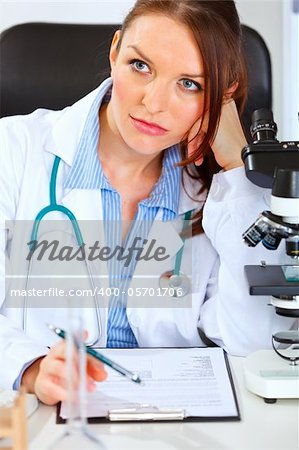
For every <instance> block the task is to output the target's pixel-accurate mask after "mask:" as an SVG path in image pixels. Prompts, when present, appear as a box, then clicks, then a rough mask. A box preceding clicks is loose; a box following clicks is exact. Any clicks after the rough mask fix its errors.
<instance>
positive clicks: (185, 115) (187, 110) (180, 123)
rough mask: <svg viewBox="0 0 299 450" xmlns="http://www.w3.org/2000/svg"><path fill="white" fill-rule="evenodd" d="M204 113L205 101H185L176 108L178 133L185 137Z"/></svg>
mask: <svg viewBox="0 0 299 450" xmlns="http://www.w3.org/2000/svg"><path fill="white" fill-rule="evenodd" d="M202 114H203V101H201V100H197V101H194V102H190V103H189V102H185V103H184V104H183V105H180V106H179V107H177V108H176V111H175V115H174V116H175V123H176V127H177V132H178V134H180V135H181V137H183V136H184V135H185V134H186V133H187V132H188V131H189V130H190V129H191V128H192V126H193V125H194V123H195V122H196V121H197V120H198V119H200V117H201V116H202Z"/></svg>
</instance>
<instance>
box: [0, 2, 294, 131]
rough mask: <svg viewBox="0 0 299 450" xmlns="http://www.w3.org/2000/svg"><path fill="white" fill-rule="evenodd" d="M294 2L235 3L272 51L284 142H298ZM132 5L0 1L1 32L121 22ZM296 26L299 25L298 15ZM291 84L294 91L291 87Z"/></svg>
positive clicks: (275, 106)
mask: <svg viewBox="0 0 299 450" xmlns="http://www.w3.org/2000/svg"><path fill="white" fill-rule="evenodd" d="M173 1H175V0H173ZM291 2H292V0H236V3H237V7H238V10H239V13H240V16H241V21H242V22H243V23H244V24H247V25H249V26H251V27H253V28H255V29H256V30H257V31H258V32H259V33H260V34H261V35H262V36H263V38H264V40H265V42H266V44H267V46H268V48H269V49H270V53H271V59H272V66H273V110H274V118H275V120H276V122H277V123H278V126H279V130H280V133H279V137H280V138H281V139H288V138H289V139H290V138H292V139H295V138H296V139H297V138H298V139H299V136H298V135H297V133H298V131H297V130H298V125H297V111H298V98H299V93H298V91H299V88H298V86H297V93H296V95H295V96H294V90H293V89H295V86H294V84H297V85H298V82H297V83H296V80H298V77H297V78H296V74H298V64H299V61H298V55H297V52H298V50H299V44H297V46H295V47H294V49H293V50H291V49H290V42H289V40H290V35H289V28H288V27H289V23H290V21H289V16H288V11H289V10H290V5H291ZM133 4H134V0H110V1H108V0H98V1H94V2H88V1H87V2H86V1H83V0H81V1H77V2H74V1H70V0H65V1H64V2H60V1H52V2H48V1H43V0H41V1H33V2H28V1H24V0H22V1H17V2H15V1H11V0H0V7H1V9H0V15H1V19H0V31H2V30H4V29H6V28H8V27H10V26H12V25H15V24H17V23H24V22H33V21H48V22H73V23H119V22H121V21H122V19H123V17H124V16H125V14H126V12H127V11H128V9H129V8H130V7H131V6H132V5H133ZM296 23H297V24H298V16H297V22H296ZM292 24H293V29H294V27H296V26H297V25H296V24H295V25H294V21H292ZM284 29H285V32H284ZM284 33H285V35H286V36H287V38H286V41H284V39H283V36H284ZM293 33H295V31H293ZM297 36H298V35H297ZM293 39H295V38H293ZM296 58H297V60H296ZM284 63H287V69H286V68H285V69H283V67H286V66H284ZM290 65H291V66H290ZM292 65H293V67H292ZM294 74H295V76H294ZM292 84H293V85H292ZM290 85H291V86H292V89H289V88H288V87H289V86H290ZM290 133H292V135H290ZM294 133H296V136H295V134H294Z"/></svg>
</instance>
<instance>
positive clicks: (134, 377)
mask: <svg viewBox="0 0 299 450" xmlns="http://www.w3.org/2000/svg"><path fill="white" fill-rule="evenodd" d="M48 328H49V329H50V330H52V331H54V333H55V334H57V335H58V336H60V337H61V338H62V339H65V338H66V332H65V331H64V330H62V329H61V328H59V327H55V326H54V325H48ZM85 349H86V353H88V354H89V355H91V356H93V357H94V358H96V359H98V360H99V361H101V362H102V363H104V364H106V365H107V366H109V367H111V369H114V370H115V371H116V372H118V373H120V374H121V375H123V376H124V377H127V378H129V379H130V380H132V381H134V383H138V384H141V383H142V380H141V378H140V377H139V375H137V374H136V373H133V372H131V371H130V370H127V369H125V368H124V367H122V366H121V365H119V364H117V363H116V362H114V361H112V360H111V359H109V358H107V357H106V356H104V355H103V354H101V353H99V352H97V351H96V350H94V349H93V348H91V347H87V346H85Z"/></svg>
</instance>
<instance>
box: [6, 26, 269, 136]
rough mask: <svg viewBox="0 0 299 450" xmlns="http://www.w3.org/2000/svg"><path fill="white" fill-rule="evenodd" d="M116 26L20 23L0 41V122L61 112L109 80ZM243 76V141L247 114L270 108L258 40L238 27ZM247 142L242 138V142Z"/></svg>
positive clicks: (262, 50)
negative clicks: (39, 110)
mask: <svg viewBox="0 0 299 450" xmlns="http://www.w3.org/2000/svg"><path fill="white" fill-rule="evenodd" d="M118 28H119V26H118V25H73V24H56V23H26V24H22V25H16V26H14V27H12V28H9V29H7V30H6V31H4V32H3V33H2V34H1V37H0V116H9V115H13V114H26V113H30V112H32V111H34V110H35V109H36V108H40V107H42V108H49V109H55V110H58V109H61V108H63V107H65V106H67V105H71V104H73V103H74V102H76V101H77V100H78V99H79V98H81V97H83V96H84V95H85V94H87V93H88V92H90V91H91V90H92V89H94V88H95V87H96V86H98V85H99V84H100V82H101V81H102V80H103V79H104V78H106V77H107V76H108V75H109V63H108V51H109V45H110V42H111V39H112V37H113V34H114V31H115V30H117V29H118ZM242 28H243V34H244V42H243V45H244V49H245V57H246V63H247V68H248V75H249V83H248V86H249V89H248V93H249V95H248V101H247V104H246V107H245V111H244V114H243V117H242V120H243V125H244V129H245V132H246V133H247V134H248V135H249V126H250V122H251V114H252V112H253V111H254V110H255V109H257V108H262V107H265V108H269V109H271V106H272V82H271V62H270V55H269V51H268V49H267V47H266V45H265V42H264V41H263V39H262V38H261V36H260V35H259V34H258V33H257V32H256V31H254V30H253V29H252V28H249V27H248V26H245V25H243V26H242ZM247 137H248V136H247Z"/></svg>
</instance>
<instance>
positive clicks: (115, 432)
mask: <svg viewBox="0 0 299 450" xmlns="http://www.w3.org/2000/svg"><path fill="white" fill-rule="evenodd" d="M230 363H231V368H232V373H233V377H234V382H235V387H236V392H237V396H238V402H239V406H240V411H241V417H242V420H241V421H240V422H188V423H134V424H132V423H130V424H119V423H114V424H93V425H90V427H91V429H92V431H94V432H95V433H96V434H98V435H99V437H100V438H101V440H102V442H103V443H104V445H105V446H106V449H107V450H110V449H111V450H116V449H117V450H141V449H142V450H152V449H153V448H156V449H159V450H201V449H202V450H212V449H213V450H298V445H299V403H298V401H297V400H278V402H277V403H276V404H272V405H271V404H266V403H265V402H264V401H263V399H261V398H258V397H256V396H255V395H253V394H251V393H249V392H248V391H247V390H246V388H245V386H244V383H243V358H236V357H233V358H230ZM62 431H63V425H56V424H55V408H54V407H49V406H45V405H40V406H39V408H38V410H37V411H36V412H35V413H34V414H33V415H32V416H31V418H30V419H29V439H30V445H29V450H46V449H47V446H48V445H49V444H50V442H53V441H54V439H55V438H56V437H57V436H59V435H60V433H62ZM0 448H1V443H0ZM72 450H76V449H72ZM80 450H82V449H80ZM84 450H88V449H84Z"/></svg>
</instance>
